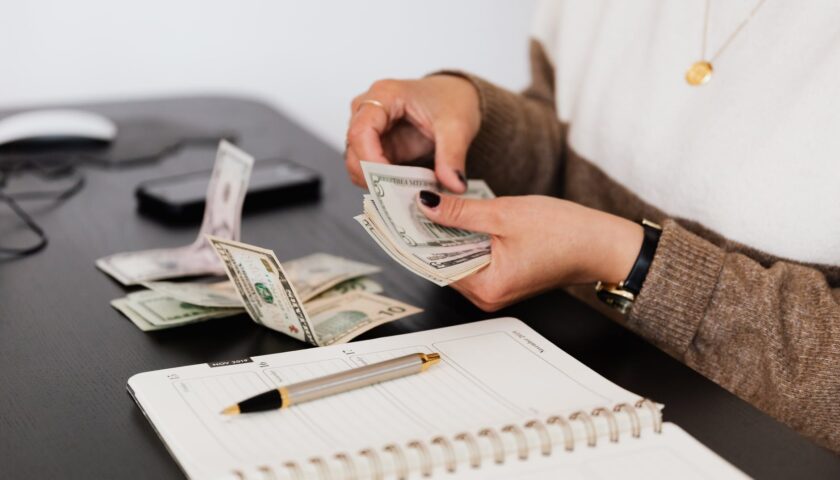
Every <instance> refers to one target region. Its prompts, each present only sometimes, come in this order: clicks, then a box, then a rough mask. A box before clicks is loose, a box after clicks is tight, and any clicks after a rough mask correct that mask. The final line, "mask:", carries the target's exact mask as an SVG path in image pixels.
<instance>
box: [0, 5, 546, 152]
mask: <svg viewBox="0 0 840 480" xmlns="http://www.w3.org/2000/svg"><path fill="white" fill-rule="evenodd" d="M534 3H535V0H448V1H447V0H422V1H413V2H409V1H398V0H390V1H389V0H357V1H349V0H345V1H341V0H319V1H305V0H297V1H291V0H274V1H268V0H262V1H259V0H227V1H223V0H142V1H130V2H129V1H120V0H72V1H68V0H0V108H3V107H9V106H21V105H26V104H30V103H37V104H43V103H49V102H67V101H74V102H75V101H86V100H111V99H120V98H137V97H147V96H153V95H171V94H179V93H184V94H193V93H226V92H232V93H244V94H247V95H250V96H256V97H259V98H263V99H265V100H266V101H268V102H270V103H271V104H273V105H275V106H277V107H278V108H280V109H281V110H283V111H285V112H287V113H289V114H291V115H292V116H294V117H295V118H296V119H297V120H298V121H300V122H301V123H302V124H303V125H305V126H306V127H308V128H310V129H311V130H313V131H314V132H315V133H316V134H317V135H319V136H320V137H322V138H324V139H326V140H327V141H329V142H330V143H331V144H333V145H334V146H336V147H337V148H341V147H343V143H344V129H345V126H346V123H347V118H348V109H349V107H348V105H349V102H350V99H351V98H352V97H353V96H354V95H356V94H358V93H360V92H362V91H363V90H365V89H366V87H367V86H368V85H369V84H370V83H371V82H372V81H373V80H375V79H377V78H382V77H396V78H399V77H415V76H419V75H422V74H424V73H426V72H429V71H432V70H435V69H438V68H441V67H458V68H463V69H467V70H470V71H473V72H476V73H478V74H481V75H484V76H485V77H486V78H489V79H491V80H493V81H496V82H497V83H499V84H501V85H504V86H507V87H511V88H520V87H522V86H523V85H524V84H525V82H526V80H527V74H526V73H527V54H526V48H527V36H528V32H529V30H530V24H531V15H532V12H533V9H534Z"/></svg>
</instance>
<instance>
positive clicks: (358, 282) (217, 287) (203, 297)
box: [143, 254, 383, 309]
mask: <svg viewBox="0 0 840 480" xmlns="http://www.w3.org/2000/svg"><path fill="white" fill-rule="evenodd" d="M321 255H328V254H321ZM330 256H332V255H330ZM335 258H340V257H335ZM299 260H303V259H298V260H292V261H290V262H284V263H283V266H284V267H285V266H286V264H287V263H292V262H296V261H299ZM373 268H377V267H373ZM287 273H289V271H288V269H287ZM289 279H290V280H291V282H292V285H293V286H294V287H295V290H297V291H300V289H301V287H300V285H304V286H305V285H311V284H312V280H311V279H308V278H306V277H305V276H304V278H303V279H302V280H301V281H298V279H297V278H295V276H294V275H291V274H290V275H289ZM143 286H144V287H146V288H148V289H149V290H154V291H155V292H157V293H159V294H160V295H162V296H164V297H167V298H171V299H174V300H178V301H180V302H184V303H189V304H192V305H198V306H201V307H222V308H239V309H244V308H245V307H244V306H243V303H242V299H241V298H240V297H239V294H238V293H237V292H236V288H235V287H234V286H233V283H232V282H231V281H230V280H224V281H221V282H215V283H200V282H143ZM319 290H323V289H319ZM382 290H383V289H382V285H380V284H379V283H377V282H375V281H374V280H371V279H370V278H368V277H361V276H360V277H356V278H351V279H350V280H345V281H343V282H341V283H339V284H337V285H333V286H332V287H329V288H327V289H326V290H323V291H322V292H321V293H319V294H318V295H316V296H315V297H312V298H311V299H310V300H306V301H304V302H303V303H304V305H306V304H307V302H309V301H315V300H322V299H325V298H332V297H337V296H340V295H344V294H346V293H351V292H368V293H382Z"/></svg>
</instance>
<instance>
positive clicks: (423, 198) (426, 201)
mask: <svg viewBox="0 0 840 480" xmlns="http://www.w3.org/2000/svg"><path fill="white" fill-rule="evenodd" d="M420 203H422V204H423V205H425V206H427V207H429V208H435V207H437V206H438V205H440V195H438V194H437V193H435V192H430V191H428V190H420Z"/></svg>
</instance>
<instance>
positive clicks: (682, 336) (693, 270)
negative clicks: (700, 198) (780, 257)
mask: <svg viewBox="0 0 840 480" xmlns="http://www.w3.org/2000/svg"><path fill="white" fill-rule="evenodd" d="M723 259H724V252H723V250H721V249H720V248H718V247H716V246H714V245H713V244H711V243H709V242H708V241H706V240H704V239H702V238H700V237H698V236H696V235H694V234H693V233H691V232H689V231H687V230H685V229H684V228H682V227H681V226H679V225H678V224H677V222H675V221H674V220H666V221H665V222H664V223H663V229H662V236H661V237H660V239H659V246H658V247H657V249H656V254H655V255H654V257H653V262H652V263H651V266H650V270H649V271H648V275H647V278H646V279H645V283H644V285H643V286H642V290H641V292H639V296H638V297H637V298H636V301H635V302H634V304H633V309H632V310H631V312H630V316H629V318H628V326H629V327H630V328H632V329H634V330H636V331H638V332H639V333H640V334H642V335H643V336H645V337H647V338H649V339H651V340H652V341H653V342H654V343H655V344H657V345H659V346H660V347H661V348H663V349H664V350H666V351H669V352H672V353H673V354H676V355H677V356H682V355H683V353H684V352H685V351H686V349H687V348H688V347H689V345H690V344H691V342H692V340H693V339H694V336H695V334H696V332H697V330H698V328H699V326H700V322H701V321H702V320H703V317H704V316H705V313H706V309H707V307H708V305H709V302H710V301H711V299H712V295H713V294H714V291H715V288H716V286H717V282H718V277H719V275H720V272H721V269H722V268H723Z"/></svg>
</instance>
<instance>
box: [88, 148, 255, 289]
mask: <svg viewBox="0 0 840 480" xmlns="http://www.w3.org/2000/svg"><path fill="white" fill-rule="evenodd" d="M253 164H254V159H253V157H251V156H250V155H248V154H247V153H245V152H243V151H242V150H240V149H239V148H237V147H235V146H234V145H232V144H231V143H228V142H227V141H224V140H222V142H221V143H220V144H219V149H218V151H217V153H216V162H215V165H214V167H213V173H212V176H211V178H210V183H209V185H208V187H207V199H206V202H205V207H204V219H203V221H202V223H201V229H200V230H199V233H198V237H197V238H196V239H195V241H194V242H193V243H192V244H190V245H187V246H183V247H177V248H160V249H154V250H142V251H137V252H124V253H116V254H113V255H109V256H107V257H103V258H100V259H98V260H97V261H96V266H97V267H99V269H100V270H102V271H104V272H105V273H107V274H108V275H110V276H112V277H114V278H115V279H116V280H118V281H119V282H120V283H122V284H123V285H135V284H138V283H141V282H144V281H151V280H161V279H166V278H174V277H183V276H193V275H221V274H223V273H224V267H223V266H222V264H221V262H220V261H219V259H218V257H217V256H216V254H215V252H214V251H213V249H212V248H210V245H209V243H208V242H207V239H206V238H205V237H206V235H213V236H215V237H217V238H223V239H227V240H238V239H239V232H240V222H241V215H242V202H243V200H244V198H245V193H246V192H247V189H248V182H249V180H250V177H251V167H252V166H253Z"/></svg>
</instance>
